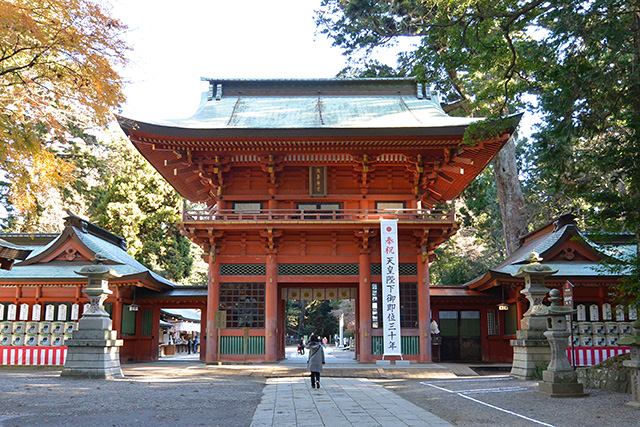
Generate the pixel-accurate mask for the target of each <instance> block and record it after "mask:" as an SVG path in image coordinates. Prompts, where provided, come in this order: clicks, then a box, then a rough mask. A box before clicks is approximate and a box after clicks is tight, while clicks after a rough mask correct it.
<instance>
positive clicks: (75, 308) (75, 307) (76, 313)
mask: <svg viewBox="0 0 640 427" xmlns="http://www.w3.org/2000/svg"><path fill="white" fill-rule="evenodd" d="M79 317H80V304H72V305H71V320H78V318H79Z"/></svg>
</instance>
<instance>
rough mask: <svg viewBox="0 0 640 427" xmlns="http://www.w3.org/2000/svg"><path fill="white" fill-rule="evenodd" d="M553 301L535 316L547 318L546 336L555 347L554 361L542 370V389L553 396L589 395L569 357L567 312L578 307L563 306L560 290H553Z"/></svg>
mask: <svg viewBox="0 0 640 427" xmlns="http://www.w3.org/2000/svg"><path fill="white" fill-rule="evenodd" d="M549 300H550V301H551V306H549V307H544V308H543V309H542V310H540V311H539V312H538V313H535V314H534V316H535V317H539V318H541V319H545V320H546V322H547V331H546V332H545V333H544V336H545V337H547V340H549V345H550V347H551V361H550V362H549V366H548V367H547V370H546V371H544V372H543V373H542V381H543V382H541V383H540V385H539V386H538V392H539V393H541V394H544V395H546V396H549V397H582V396H588V395H587V394H586V393H585V392H584V389H583V386H582V384H580V383H579V382H578V374H577V373H576V372H575V371H574V370H573V367H572V366H571V365H570V364H569V359H568V358H567V340H568V338H569V335H571V332H569V330H568V328H567V315H571V314H574V313H575V312H576V310H572V309H571V308H569V307H565V306H562V305H560V301H562V298H561V297H560V291H559V290H557V289H552V290H551V292H550V293H549Z"/></svg>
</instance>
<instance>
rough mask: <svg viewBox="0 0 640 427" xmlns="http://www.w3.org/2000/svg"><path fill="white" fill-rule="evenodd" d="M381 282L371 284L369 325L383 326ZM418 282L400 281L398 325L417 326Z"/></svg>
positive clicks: (410, 327) (409, 327)
mask: <svg viewBox="0 0 640 427" xmlns="http://www.w3.org/2000/svg"><path fill="white" fill-rule="evenodd" d="M382 303H383V301H382V284H381V283H372V284H371V327H372V328H373V329H377V328H382V327H383V312H382ZM418 314H419V313H418V284H417V283H400V327H401V328H407V329H417V328H418Z"/></svg>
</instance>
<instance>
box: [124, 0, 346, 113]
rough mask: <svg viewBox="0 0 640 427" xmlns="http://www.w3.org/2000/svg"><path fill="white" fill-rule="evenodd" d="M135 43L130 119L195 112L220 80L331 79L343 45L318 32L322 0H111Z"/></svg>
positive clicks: (128, 108)
mask: <svg viewBox="0 0 640 427" xmlns="http://www.w3.org/2000/svg"><path fill="white" fill-rule="evenodd" d="M112 3H113V15H114V16H115V17H117V18H119V19H120V20H122V21H123V22H125V23H126V24H127V25H128V26H129V32H128V34H127V35H126V39H127V40H128V41H129V43H130V44H131V46H132V47H133V52H131V54H130V58H131V62H130V64H129V67H128V68H127V69H126V70H125V71H124V73H123V74H124V76H125V78H126V79H127V80H128V81H129V82H130V83H129V84H127V85H126V87H125V95H126V96H127V103H126V104H125V105H124V106H123V111H122V114H123V115H124V116H127V117H131V118H157V119H160V118H178V117H187V116H190V115H191V114H193V113H194V112H195V110H196V108H197V107H198V104H199V102H200V93H201V92H203V91H206V90H207V88H208V87H207V84H206V83H204V82H201V81H200V77H216V78H331V77H335V75H336V74H337V73H338V72H339V71H340V70H341V69H342V68H344V67H345V66H346V58H345V57H344V56H342V54H341V51H340V50H339V49H337V48H332V47H331V43H330V42H329V41H328V40H327V39H326V38H325V37H324V36H323V35H321V34H316V25H315V23H314V9H315V8H316V7H317V6H318V4H319V3H320V0H226V1H220V0H210V1H202V0H183V1H182V2H176V1H169V0H153V1H151V0H112Z"/></svg>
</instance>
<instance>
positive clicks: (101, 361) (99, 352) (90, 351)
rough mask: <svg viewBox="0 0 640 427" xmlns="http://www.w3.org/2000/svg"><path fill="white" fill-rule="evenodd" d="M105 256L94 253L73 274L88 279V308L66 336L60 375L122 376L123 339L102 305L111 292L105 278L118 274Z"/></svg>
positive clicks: (85, 290) (108, 377)
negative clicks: (65, 357)
mask: <svg viewBox="0 0 640 427" xmlns="http://www.w3.org/2000/svg"><path fill="white" fill-rule="evenodd" d="M106 260H107V258H106V257H105V256H104V255H102V254H99V253H98V254H96V256H95V259H94V260H93V263H94V265H88V266H85V267H82V268H81V269H80V270H78V271H76V274H79V275H81V276H85V277H87V279H88V284H87V287H86V288H85V289H84V293H85V294H86V295H87V297H88V298H89V309H88V310H87V311H85V312H84V313H83V314H82V318H81V319H80V320H79V321H78V329H77V330H76V331H74V332H73V338H71V339H70V340H67V342H66V345H67V359H66V361H65V363H64V367H63V369H62V374H61V376H75V377H90V378H105V379H111V378H122V377H123V375H122V369H121V368H120V347H121V346H122V340H119V339H117V332H116V331H114V330H112V329H111V319H110V318H109V313H107V312H106V311H105V310H104V306H103V305H102V304H103V303H104V301H105V300H106V299H107V297H108V296H109V295H110V294H111V293H112V292H111V291H110V290H109V281H108V279H111V278H116V277H121V275H120V274H118V273H117V272H116V271H115V270H114V269H113V268H111V267H108V266H106V265H104V262H105V261H106Z"/></svg>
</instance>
